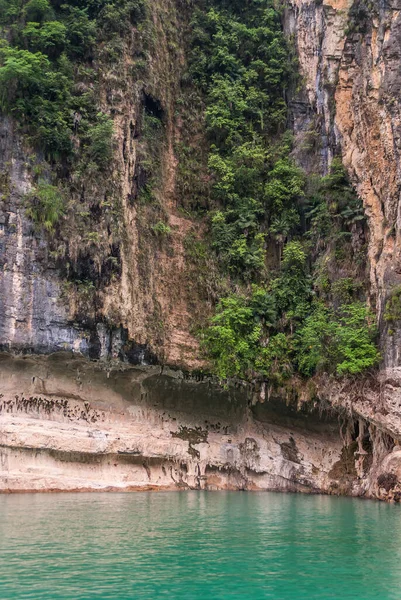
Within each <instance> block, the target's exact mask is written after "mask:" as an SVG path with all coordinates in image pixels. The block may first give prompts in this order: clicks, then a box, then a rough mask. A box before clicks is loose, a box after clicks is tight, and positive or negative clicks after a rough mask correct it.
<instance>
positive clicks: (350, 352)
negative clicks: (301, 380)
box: [296, 302, 380, 376]
mask: <svg viewBox="0 0 401 600" xmlns="http://www.w3.org/2000/svg"><path fill="white" fill-rule="evenodd" d="M376 335H377V330H376V326H375V323H374V319H373V315H372V313H371V312H370V311H369V310H368V309H367V307H366V305H365V304H363V303H362V302H355V303H352V304H343V305H342V306H341V307H340V308H339V309H338V310H337V311H334V310H333V309H329V308H327V307H325V306H324V305H322V304H321V303H318V304H317V306H316V307H315V309H314V311H313V312H312V314H311V315H310V316H309V317H307V318H306V319H305V322H304V324H303V326H302V327H301V328H300V329H299V331H298V333H297V344H296V349H297V361H298V366H299V370H300V372H301V373H302V374H303V375H307V376H310V375H312V374H313V373H315V372H319V371H320V372H321V371H323V370H327V371H329V372H330V371H331V372H334V373H336V374H337V375H357V374H359V373H362V371H364V370H366V369H369V368H371V367H374V366H375V365H376V364H377V363H378V362H379V360H380V353H379V352H378V350H377V348H376V345H375V337H376Z"/></svg>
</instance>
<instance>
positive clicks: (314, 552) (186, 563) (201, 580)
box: [0, 492, 401, 600]
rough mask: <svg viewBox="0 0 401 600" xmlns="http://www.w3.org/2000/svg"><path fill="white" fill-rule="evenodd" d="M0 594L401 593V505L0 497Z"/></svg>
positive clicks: (237, 495)
mask: <svg viewBox="0 0 401 600" xmlns="http://www.w3.org/2000/svg"><path fill="white" fill-rule="evenodd" d="M0 598H1V600H14V599H16V598H18V599H20V598H31V599H34V600H42V599H44V598H46V599H47V598H49V599H52V600H56V599H59V598H62V599H63V600H67V599H71V600H72V599H74V600H81V599H84V598H85V599H91V600H92V599H97V598H101V599H106V598H110V599H111V598H113V599H119V600H123V599H126V598H134V599H138V600H140V599H146V600H156V599H158V598H169V599H173V600H174V599H179V598H186V599H188V600H198V599H202V600H218V599H221V600H226V599H231V598H241V599H244V600H259V599H262V598H274V599H275V600H287V599H288V600H290V599H291V600H303V599H305V600H306V599H307V600H311V599H314V598H317V599H319V600H326V599H328V598H335V599H337V600H344V599H347V598H350V599H351V598H352V599H353V600H355V599H360V600H370V599H371V598H378V599H381V600H385V599H387V598H394V599H397V600H400V598H401V507H399V506H388V505H386V504H381V503H379V502H372V501H363V500H351V499H344V498H333V497H332V498H330V497H324V496H302V495H290V494H288V495H287V494H273V493H241V492H232V493H230V492H227V493H226V492H221V493H205V492H188V493H185V492H181V493H179V492H177V493H134V494H54V495H46V494H42V495H41V494H28V495H9V496H8V495H3V496H0Z"/></svg>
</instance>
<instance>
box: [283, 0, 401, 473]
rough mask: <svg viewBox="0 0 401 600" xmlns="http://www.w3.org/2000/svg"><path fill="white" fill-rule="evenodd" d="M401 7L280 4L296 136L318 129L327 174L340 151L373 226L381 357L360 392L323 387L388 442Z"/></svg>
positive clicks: (395, 340)
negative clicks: (292, 58)
mask: <svg viewBox="0 0 401 600" xmlns="http://www.w3.org/2000/svg"><path fill="white" fill-rule="evenodd" d="M400 9H401V3H400V2H399V1H398V0H390V1H383V2H377V3H376V2H375V3H369V2H365V1H364V0H355V1H352V0H323V2H319V3H318V2H314V1H310V0H289V2H287V8H286V27H287V31H288V32H289V33H290V34H292V35H293V36H294V39H295V44H296V47H297V53H298V57H299V63H300V67H301V72H302V75H303V78H304V82H305V91H304V95H303V96H301V100H302V101H303V102H304V103H305V104H306V105H307V109H308V110H305V109H304V110H303V111H301V117H299V116H298V118H297V115H296V117H295V119H294V129H295V133H296V135H297V137H298V139H302V137H303V136H305V132H306V131H308V128H310V127H315V126H317V127H318V129H319V131H320V134H321V141H322V144H321V145H322V152H321V160H320V168H321V169H322V171H323V172H324V171H325V170H326V169H327V165H328V163H329V162H330V158H331V156H332V154H333V152H334V151H335V150H336V149H337V150H339V151H340V152H341V154H342V157H343V162H344V165H345V166H346V167H347V169H348V172H349V174H350V177H351V179H352V181H353V183H354V185H355V187H356V189H357V191H358V193H359V195H360V196H361V198H362V199H363V202H364V208H365V214H366V216H367V218H368V224H369V232H370V238H369V244H368V256H369V275H370V286H371V302H372V305H373V306H375V308H376V309H377V313H378V320H379V329H380V345H381V348H382V354H383V364H382V368H381V372H380V375H379V378H378V381H375V382H373V383H372V382H371V381H369V382H366V384H365V386H363V387H362V391H361V390H358V392H357V393H355V391H353V390H352V389H351V388H350V387H349V386H345V389H343V390H339V389H338V387H337V388H336V389H335V390H329V388H330V386H328V385H327V386H326V388H325V389H326V391H327V395H328V397H329V401H330V402H331V403H332V404H334V405H337V406H339V405H340V406H342V407H346V408H347V410H352V411H353V412H354V414H358V415H359V416H361V417H362V418H363V419H366V420H367V422H370V423H374V424H377V425H378V426H379V427H380V428H381V430H382V431H385V432H387V433H389V434H391V436H392V437H393V438H395V439H399V437H400V434H401V428H400V423H398V414H399V406H400V403H401V394H400V383H401V379H400V375H401V371H400V353H399V345H400V341H401V337H400V330H399V327H400V321H399V320H398V319H399V317H398V315H395V318H391V319H390V321H391V322H389V319H386V318H385V312H386V306H387V303H388V302H389V301H391V298H392V296H393V295H394V293H397V290H398V286H399V285H400V283H401V281H400V277H401V274H400V273H401V272H400V265H399V262H400V243H401V242H400V240H401V238H400V124H401V121H400V95H399V90H400V83H401V80H400V71H399V65H400V58H401V46H400V44H401V30H400V27H401V20H400V14H401V13H400ZM298 112H299V111H298ZM314 166H315V165H314ZM326 384H327V382H326ZM324 387H325V385H324V383H323V384H322V386H321V389H322V393H323V394H324V391H323V388H324ZM394 459H396V457H395V455H394ZM397 464H398V463H397ZM397 468H398V469H399V467H397Z"/></svg>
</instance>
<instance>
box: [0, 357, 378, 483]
mask: <svg viewBox="0 0 401 600" xmlns="http://www.w3.org/2000/svg"><path fill="white" fill-rule="evenodd" d="M0 372H1V376H0V377H1V389H2V390H3V392H2V397H1V399H0V425H1V429H0V490H2V491H27V490H110V489H119V490H133V489H172V488H178V489H188V488H191V489H210V490H214V489H246V490H266V489H271V490H283V491H305V492H312V493H313V492H317V491H327V492H333V493H336V492H338V491H342V492H344V491H346V492H347V493H350V494H360V493H363V492H364V491H365V489H364V484H361V481H360V480H359V479H358V477H357V475H356V472H355V469H354V468H353V467H352V468H351V467H350V464H351V463H350V464H348V463H349V460H348V459H347V457H345V456H344V450H343V446H344V441H343V439H342V438H341V435H340V431H339V427H338V421H337V417H336V416H334V415H332V416H331V417H328V416H327V415H323V416H321V415H320V416H319V414H316V413H315V412H313V411H312V412H310V413H308V412H305V411H301V412H300V411H297V410H296V409H294V408H290V407H286V406H285V405H284V404H283V403H282V402H280V401H274V400H271V401H270V402H268V403H266V404H264V405H259V404H258V405H256V406H252V403H251V402H250V400H251V398H249V397H247V393H246V389H245V388H244V387H239V388H237V389H235V388H232V389H230V390H227V391H224V390H221V389H220V390H218V389H216V388H215V386H214V385H213V384H212V383H211V382H210V381H209V380H203V381H196V380H195V379H191V378H189V379H188V378H184V377H183V375H182V373H180V372H177V371H171V370H168V369H161V368H160V367H136V368H135V367H126V368H125V369H122V368H121V366H116V367H114V368H113V367H111V366H110V365H109V366H108V368H107V369H106V368H105V367H104V366H102V365H101V364H99V363H89V362H88V361H85V360H84V359H83V358H77V357H73V356H71V354H68V353H59V354H53V355H51V356H49V357H28V356H26V357H19V358H14V357H11V356H9V355H6V354H4V355H3V356H2V357H1V371H0ZM369 460H370V461H371V460H372V457H371V456H370V455H369ZM368 466H370V464H368V461H367V462H366V467H368ZM366 470H368V469H366ZM365 487H366V485H365Z"/></svg>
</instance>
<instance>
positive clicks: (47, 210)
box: [26, 181, 65, 231]
mask: <svg viewBox="0 0 401 600" xmlns="http://www.w3.org/2000/svg"><path fill="white" fill-rule="evenodd" d="M28 200H29V206H28V207H27V209H26V213H27V215H28V216H29V217H30V218H31V219H32V220H33V221H34V222H35V223H36V224H37V225H41V226H43V227H45V229H47V230H48V231H53V229H54V226H55V225H56V223H57V222H58V220H59V219H60V217H61V216H62V215H63V213H64V210H65V206H64V198H63V194H62V192H61V191H60V189H59V188H58V187H57V186H55V185H52V184H50V183H46V182H44V181H40V182H39V183H38V184H37V186H36V187H35V188H34V190H32V192H30V193H29V194H28Z"/></svg>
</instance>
